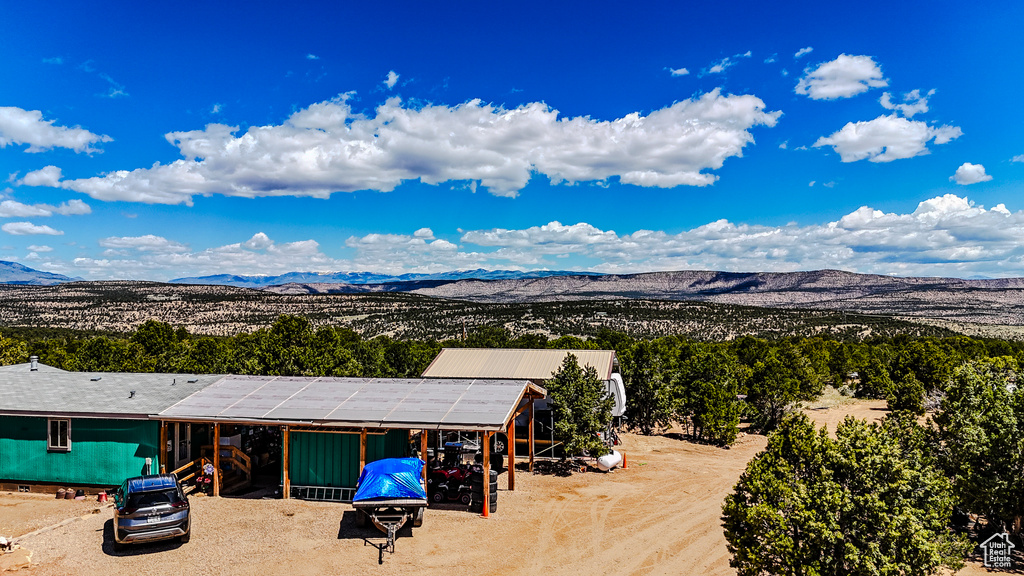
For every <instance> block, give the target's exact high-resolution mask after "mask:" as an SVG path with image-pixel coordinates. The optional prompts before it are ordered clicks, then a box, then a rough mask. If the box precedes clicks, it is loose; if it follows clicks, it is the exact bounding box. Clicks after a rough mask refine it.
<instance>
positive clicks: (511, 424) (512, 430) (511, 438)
mask: <svg viewBox="0 0 1024 576" xmlns="http://www.w3.org/2000/svg"><path fill="white" fill-rule="evenodd" d="M508 489H509V490H510V491H511V490H515V489H516V419H515V418H513V419H511V420H509V421H508Z"/></svg>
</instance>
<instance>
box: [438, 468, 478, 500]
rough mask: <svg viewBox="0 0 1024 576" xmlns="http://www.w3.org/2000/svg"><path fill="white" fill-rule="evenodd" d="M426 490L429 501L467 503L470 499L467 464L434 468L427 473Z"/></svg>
mask: <svg viewBox="0 0 1024 576" xmlns="http://www.w3.org/2000/svg"><path fill="white" fill-rule="evenodd" d="M427 492H428V493H429V495H430V501H431V502H437V503H440V502H453V501H458V502H461V503H462V504H466V505H467V506H468V505H469V502H470V500H472V495H471V494H470V485H469V466H466V465H459V466H456V467H454V468H443V467H439V468H434V469H433V470H431V471H430V473H429V474H427Z"/></svg>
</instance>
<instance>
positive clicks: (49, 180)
mask: <svg viewBox="0 0 1024 576" xmlns="http://www.w3.org/2000/svg"><path fill="white" fill-rule="evenodd" d="M60 179H61V170H60V168H58V167H56V166H46V167H44V168H40V169H39V170H33V171H32V172H29V173H28V174H25V177H24V178H22V179H21V180H20V181H18V184H19V185H23V186H49V187H56V186H60Z"/></svg>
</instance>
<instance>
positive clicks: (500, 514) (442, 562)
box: [0, 404, 982, 576]
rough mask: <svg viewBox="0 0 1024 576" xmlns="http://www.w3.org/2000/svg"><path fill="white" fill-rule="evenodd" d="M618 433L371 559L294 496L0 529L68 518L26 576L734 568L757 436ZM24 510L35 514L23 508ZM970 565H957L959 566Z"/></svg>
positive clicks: (438, 514) (838, 414) (36, 504)
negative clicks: (183, 527)
mask: <svg viewBox="0 0 1024 576" xmlns="http://www.w3.org/2000/svg"><path fill="white" fill-rule="evenodd" d="M877 407H878V406H876V405H867V404H865V405H861V404H854V405H848V406H838V407H834V408H828V409H823V410H816V411H814V414H812V417H813V418H814V419H815V420H816V421H817V422H818V423H819V424H823V423H828V424H830V425H831V426H832V427H834V423H836V422H839V421H840V420H841V419H842V417H843V416H844V415H845V414H846V413H854V414H856V415H858V416H861V417H864V416H877V415H881V414H882V413H883V412H882V411H879V410H876V409H875V408H877ZM623 440H624V444H623V447H622V449H623V451H624V452H625V453H626V455H627V458H628V461H629V469H628V470H618V471H616V472H614V473H611V474H602V473H599V472H591V473H586V474H575V475H573V476H571V477H568V478H560V477H554V476H540V475H530V474H527V473H525V472H521V473H519V474H518V476H517V480H518V485H517V489H516V491H515V492H509V491H507V490H505V489H504V488H505V487H506V486H505V483H506V478H507V475H506V474H502V476H501V479H500V480H499V488H500V490H499V497H498V511H497V513H496V514H494V515H493V516H492V517H491V518H490V519H486V520H485V519H483V518H480V517H479V516H477V515H474V514H470V513H468V512H464V511H458V510H455V509H438V508H431V509H430V510H429V511H428V512H427V516H426V520H425V522H424V525H423V527H422V528H417V529H416V530H415V531H414V532H413V533H412V534H409V533H408V532H407V531H403V532H402V533H400V538H399V540H398V543H397V547H396V553H395V554H394V555H388V554H385V555H384V564H383V565H378V564H377V559H378V553H377V550H376V549H375V548H374V547H372V546H369V545H367V544H366V542H367V540H368V541H369V542H373V543H379V542H381V541H382V539H381V538H380V534H379V533H377V532H375V531H373V530H372V529H360V528H356V526H355V523H354V518H353V512H352V511H351V508H350V507H349V506H348V505H342V504H328V503H317V502H304V501H300V500H242V499H231V498H206V497H202V496H194V497H192V505H193V511H194V512H193V513H194V516H193V531H194V535H193V538H192V541H191V542H190V543H188V544H185V545H179V544H177V543H173V544H172V543H159V544H151V545H145V546H140V547H137V548H132V549H130V550H128V551H127V552H124V553H120V552H114V551H113V547H112V545H111V541H112V540H111V539H112V536H111V511H110V509H109V508H104V509H102V510H101V511H100V513H97V514H91V513H89V512H90V508H95V507H96V506H97V505H96V504H91V505H90V504H88V503H68V504H70V505H71V506H72V507H74V506H76V504H77V505H79V508H63V509H61V508H60V507H59V506H61V505H64V504H65V503H63V502H54V501H50V500H49V499H46V500H44V499H42V498H41V497H39V496H28V497H26V496H25V495H18V494H0V514H2V515H0V534H6V533H9V532H11V531H12V530H11V529H9V528H8V527H7V526H5V525H4V523H5V522H8V520H7V518H8V517H10V518H12V520H10V522H11V525H13V526H15V527H17V526H20V527H21V529H22V530H25V531H28V530H30V529H34V528H38V527H39V526H38V525H39V524H41V523H43V522H50V521H52V520H55V519H56V520H59V517H60V516H61V514H59V513H58V514H56V516H55V515H54V511H55V510H56V511H59V512H63V513H64V516H65V517H69V518H70V517H74V518H78V519H77V520H75V521H74V522H71V523H70V524H67V525H64V526H61V527H58V528H56V529H54V530H50V531H47V532H44V533H41V534H38V535H36V536H32V537H30V538H27V539H25V540H24V541H23V542H22V543H23V545H24V546H25V547H26V548H27V549H29V550H31V551H32V554H33V555H32V564H31V566H30V567H29V568H27V569H24V570H22V571H20V572H18V574H28V575H38V576H43V575H66V574H132V575H145V574H160V575H165V574H203V575H205V574H217V575H220V574H225V575H249V574H288V575H295V576H300V575H306V574H308V575H314V574H315V575H331V574H339V575H340V574H358V573H365V574H381V575H406V574H408V575H414V574H415V575H416V576H423V575H430V574H443V575H446V576H456V575H462V574H472V575H474V576H476V575H480V576H484V575H493V576H499V575H500V576H507V575H509V574H541V575H543V576H561V575H566V576H568V575H579V574H593V575H603V574H631V575H660V574H664V575H673V576H674V575H679V574H712V575H714V574H735V571H734V570H733V569H732V568H730V567H729V553H728V550H727V549H726V546H725V538H724V536H723V535H722V528H721V520H720V516H721V505H722V500H723V499H724V498H725V495H726V494H728V493H729V491H731V489H732V487H733V485H734V484H735V482H736V480H737V478H738V477H739V475H740V473H741V472H742V471H743V469H744V467H745V466H746V463H747V462H748V461H749V460H750V459H751V458H752V457H753V456H754V455H755V454H757V452H759V451H760V450H761V449H763V448H764V446H765V439H764V437H761V436H754V435H747V436H741V437H740V439H739V440H738V442H737V443H736V445H735V446H733V448H732V449H730V450H723V449H720V448H714V447H711V446H702V445H696V444H692V443H689V442H686V441H683V440H677V439H673V438H669V437H664V436H655V437H643V436H635V435H629V434H627V435H624V437H623ZM33 509H36V510H38V511H40V512H39V514H30V515H28V517H26V513H28V512H31V511H32V510H33ZM13 510H19V512H18V513H17V514H14V513H10V512H11V511H13ZM9 513H10V514H9ZM15 518H21V519H20V520H16V519H15ZM15 533H17V530H15ZM22 533H24V532H22ZM981 570H982V569H981V568H980V567H978V566H976V565H975V566H969V567H968V569H966V570H964V571H963V572H962V574H974V573H978V574H980V573H981Z"/></svg>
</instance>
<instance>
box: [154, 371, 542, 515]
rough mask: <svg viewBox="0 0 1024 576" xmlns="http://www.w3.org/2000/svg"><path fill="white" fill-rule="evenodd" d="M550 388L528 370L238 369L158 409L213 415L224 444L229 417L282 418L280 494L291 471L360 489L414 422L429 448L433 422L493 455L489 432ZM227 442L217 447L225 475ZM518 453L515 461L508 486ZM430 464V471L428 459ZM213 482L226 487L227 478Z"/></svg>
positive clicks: (197, 419)
mask: <svg viewBox="0 0 1024 576" xmlns="http://www.w3.org/2000/svg"><path fill="white" fill-rule="evenodd" d="M545 393H546V392H545V390H544V389H543V388H541V387H539V386H537V385H536V384H533V383H531V382H529V381H527V380H497V379H457V378H429V379H426V378H425V379H393V378H333V377H321V378H317V377H283V376H280V377H274V376H234V375H232V376H225V377H224V378H222V379H220V380H219V381H217V382H215V383H213V384H212V385H210V386H207V387H205V388H203V389H202V390H200V391H198V392H196V393H195V394H192V395H190V396H189V397H187V398H185V399H183V400H181V401H179V402H177V403H176V404H174V405H173V406H171V407H170V408H168V409H166V410H164V411H162V412H161V413H160V414H159V418H160V420H161V421H162V422H161V426H162V429H166V427H167V423H168V422H194V423H206V424H209V425H210V426H211V428H212V436H213V438H212V440H213V445H214V446H219V445H220V426H221V425H223V424H239V425H245V426H277V427H280V429H281V434H282V479H281V481H282V495H283V497H285V498H288V497H290V496H291V492H292V487H293V486H292V480H293V478H294V479H295V480H298V481H300V482H302V483H303V484H301V487H303V488H310V487H316V486H317V485H320V486H322V487H324V488H336V489H340V490H342V491H345V490H352V491H354V489H355V479H356V478H358V475H359V473H361V472H362V469H363V466H365V464H366V462H367V461H368V447H369V448H370V449H371V452H372V454H370V461H372V460H374V459H377V458H383V457H391V456H404V455H405V454H404V452H405V448H406V447H407V446H408V445H409V439H410V438H411V435H412V433H413V431H420V432H421V434H420V450H421V454H423V455H425V454H426V451H427V439H428V432H429V431H432V430H451V431H466V432H479V433H480V434H481V435H482V436H483V439H484V442H483V450H484V462H488V461H489V454H488V450H489V444H490V442H489V439H490V437H491V435H492V434H493V433H495V432H497V431H500V430H504V429H506V428H507V427H508V425H509V422H514V420H515V418H516V416H518V415H519V414H520V413H522V412H523V411H524V410H526V409H528V408H529V406H531V405H532V402H533V401H534V400H536V399H540V398H543V397H544V395H545ZM513 426H514V424H513ZM403 432H404V433H403ZM374 436H375V437H376V438H374V439H373V441H371V437H374ZM356 439H358V440H356ZM356 442H358V444H356ZM220 452H221V450H220V449H215V450H213V465H214V468H215V470H217V473H218V475H219V474H220V471H221V464H220ZM532 452H533V451H532V446H531V453H532ZM357 454H358V460H357V459H356V455H357ZM514 458H515V456H514V455H512V457H511V459H510V464H509V474H510V476H509V480H510V482H509V484H510V488H514V479H513V478H514V474H515V472H514V470H515V462H514ZM356 464H357V465H356ZM161 465H166V463H165V462H161ZM423 474H424V479H425V478H426V467H424V471H423ZM213 487H214V490H215V494H218V495H219V482H217V481H215V482H214V483H213ZM484 492H485V498H486V497H487V491H486V490H485V491H484ZM349 494H351V493H349ZM349 498H351V496H350V495H349ZM340 499H342V500H344V499H345V498H344V497H342V498H340ZM487 513H488V504H487V503H486V502H485V503H484V515H487Z"/></svg>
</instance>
